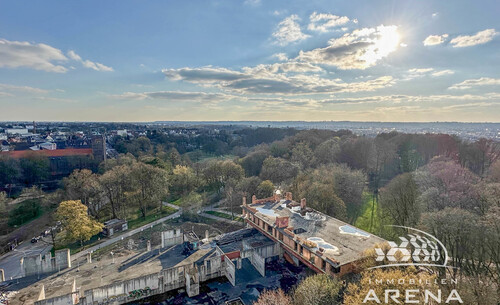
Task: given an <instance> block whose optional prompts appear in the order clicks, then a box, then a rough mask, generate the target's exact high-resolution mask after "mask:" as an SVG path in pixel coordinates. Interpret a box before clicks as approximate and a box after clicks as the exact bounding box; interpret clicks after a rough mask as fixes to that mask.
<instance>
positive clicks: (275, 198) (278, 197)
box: [273, 193, 281, 201]
mask: <svg viewBox="0 0 500 305" xmlns="http://www.w3.org/2000/svg"><path fill="white" fill-rule="evenodd" d="M273 197H274V201H280V200H281V196H280V194H278V193H274V196H273Z"/></svg>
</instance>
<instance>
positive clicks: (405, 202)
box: [380, 173, 421, 227]
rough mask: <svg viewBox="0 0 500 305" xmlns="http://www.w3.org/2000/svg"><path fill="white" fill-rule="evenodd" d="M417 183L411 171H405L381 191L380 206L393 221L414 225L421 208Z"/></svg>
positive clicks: (408, 225)
mask: <svg viewBox="0 0 500 305" xmlns="http://www.w3.org/2000/svg"><path fill="white" fill-rule="evenodd" d="M417 197H418V190H417V184H416V183H415V180H414V179H413V175H412V174H411V173H404V174H402V175H399V176H397V177H396V178H394V179H392V180H391V182H389V184H388V185H387V186H386V187H384V188H383V189H382V190H381V192H380V207H381V208H382V210H383V213H384V214H386V215H388V216H389V217H390V218H391V222H392V223H393V224H395V225H399V226H407V227H414V226H415V225H416V224H417V223H418V221H419V219H420V213H421V208H420V206H419V205H418V202H417Z"/></svg>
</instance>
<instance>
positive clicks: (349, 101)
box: [319, 93, 500, 105]
mask: <svg viewBox="0 0 500 305" xmlns="http://www.w3.org/2000/svg"><path fill="white" fill-rule="evenodd" d="M499 98H500V95H499V94H496V93H494V94H484V95H473V94H465V95H448V94H435V95H404V94H403V95H378V96H367V97H346V98H330V99H323V100H320V101H319V103H321V104H343V105H354V104H373V103H383V102H390V103H392V104H401V103H436V102H460V101H464V102H465V101H488V100H497V99H499Z"/></svg>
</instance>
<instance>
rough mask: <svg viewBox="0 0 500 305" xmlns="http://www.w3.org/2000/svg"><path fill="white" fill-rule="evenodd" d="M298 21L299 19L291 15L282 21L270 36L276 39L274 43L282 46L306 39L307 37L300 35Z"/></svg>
mask: <svg viewBox="0 0 500 305" xmlns="http://www.w3.org/2000/svg"><path fill="white" fill-rule="evenodd" d="M298 21H300V18H299V16H297V15H291V16H289V17H287V18H285V19H283V21H281V22H280V23H279V24H278V27H277V28H276V31H275V32H274V33H273V34H272V36H273V37H274V38H275V39H276V43H278V44H280V45H282V46H284V45H287V44H289V43H291V42H296V41H300V40H304V39H306V38H308V37H309V35H307V34H304V33H302V30H301V29H300V25H299V23H298Z"/></svg>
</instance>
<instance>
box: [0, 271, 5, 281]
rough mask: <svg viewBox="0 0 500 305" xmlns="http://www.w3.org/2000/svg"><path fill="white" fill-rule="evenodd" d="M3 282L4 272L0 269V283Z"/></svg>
mask: <svg viewBox="0 0 500 305" xmlns="http://www.w3.org/2000/svg"><path fill="white" fill-rule="evenodd" d="M4 281H5V271H4V270H3V269H0V283H1V282H4Z"/></svg>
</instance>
